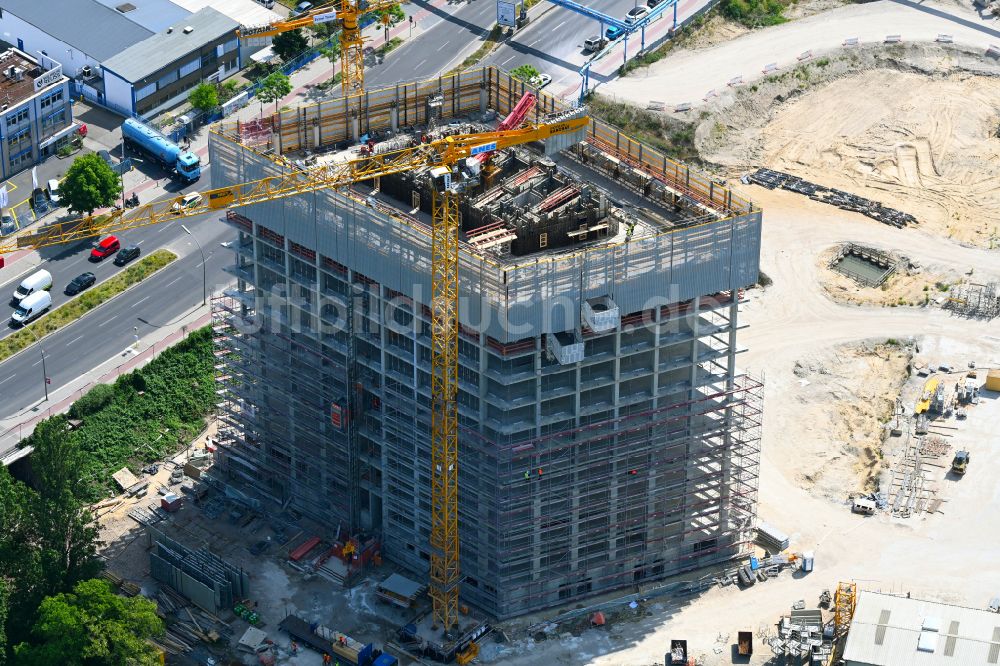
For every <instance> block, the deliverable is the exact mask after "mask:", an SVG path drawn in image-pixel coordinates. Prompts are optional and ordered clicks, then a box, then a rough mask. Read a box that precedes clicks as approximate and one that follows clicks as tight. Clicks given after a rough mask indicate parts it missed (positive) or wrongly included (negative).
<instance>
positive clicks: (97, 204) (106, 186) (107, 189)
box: [59, 154, 122, 215]
mask: <svg viewBox="0 0 1000 666" xmlns="http://www.w3.org/2000/svg"><path fill="white" fill-rule="evenodd" d="M121 191H122V188H121V183H120V182H119V180H118V175H117V174H116V173H115V172H114V171H112V170H111V167H109V166H108V165H107V163H106V162H105V161H104V160H102V159H101V158H100V157H98V156H97V155H95V154H90V155H83V156H81V157H78V158H76V159H75V160H73V165H72V166H71V167H70V168H69V170H68V171H67V172H66V180H64V181H63V183H62V185H60V186H59V196H60V197H62V199H63V200H65V201H66V203H67V207H68V208H69V210H70V211H71V212H74V213H86V214H87V215H93V214H94V210H95V209H97V208H102V207H104V206H110V205H112V204H113V203H115V201H116V200H117V199H118V195H119V194H121Z"/></svg>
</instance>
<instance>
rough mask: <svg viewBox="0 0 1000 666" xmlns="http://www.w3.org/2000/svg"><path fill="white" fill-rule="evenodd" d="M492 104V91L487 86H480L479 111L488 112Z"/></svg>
mask: <svg viewBox="0 0 1000 666" xmlns="http://www.w3.org/2000/svg"><path fill="white" fill-rule="evenodd" d="M489 104H490V91H489V89H488V88H487V87H486V86H480V87H479V113H486V109H488V108H489Z"/></svg>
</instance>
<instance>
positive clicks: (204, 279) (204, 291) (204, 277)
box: [181, 224, 208, 307]
mask: <svg viewBox="0 0 1000 666" xmlns="http://www.w3.org/2000/svg"><path fill="white" fill-rule="evenodd" d="M181 229H183V230H184V233H186V234H187V235H188V236H190V237H191V238H193V239H194V242H195V243H196V244H197V245H198V252H201V304H202V306H203V307H204V306H205V305H208V268H207V267H206V262H205V250H204V249H202V247H201V243H200V242H199V241H198V237H197V236H195V235H194V234H193V233H191V230H190V229H188V228H187V227H185V226H184V225H183V224H182V225H181Z"/></svg>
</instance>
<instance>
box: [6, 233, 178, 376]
mask: <svg viewBox="0 0 1000 666" xmlns="http://www.w3.org/2000/svg"><path fill="white" fill-rule="evenodd" d="M176 258H177V255H176V254H174V253H173V252H171V251H169V250H157V251H156V252H154V253H153V254H151V255H149V256H147V257H143V258H142V259H141V260H139V261H138V262H137V263H135V264H133V265H132V266H130V267H129V268H126V269H125V270H124V271H122V272H121V273H119V274H118V275H115V276H114V277H112V278H111V279H109V280H106V281H105V282H102V283H101V284H99V285H97V286H95V287H92V288H91V289H89V290H88V291H85V292H83V293H82V294H81V295H80V296H78V297H76V298H74V299H73V300H71V301H70V302H69V303H65V304H63V305H60V306H59V307H58V308H56V309H55V310H52V311H51V312H49V313H48V314H46V315H43V316H42V317H41V318H39V319H37V320H35V321H34V322H32V323H31V324H28V326H27V327H26V328H27V329H31V330H30V331H29V330H20V331H18V332H16V333H14V334H12V335H8V336H7V337H6V338H4V339H3V340H0V361H3V360H5V359H7V358H9V357H11V356H13V355H14V354H16V353H17V352H19V351H21V350H22V349H24V348H26V347H28V346H29V345H31V344H32V343H33V342H34V341H35V336H38V338H39V339H41V338H44V337H45V336H46V335H50V334H52V333H55V332H56V331H58V330H59V329H60V328H63V327H64V326H67V325H69V324H71V323H73V322H74V321H76V320H77V319H79V318H80V317H82V316H83V315H85V314H86V313H88V312H90V311H91V310H93V309H94V308H96V307H97V306H98V305H100V304H101V303H104V302H105V301H107V300H110V299H111V298H113V297H115V296H117V295H118V294H120V293H122V292H123V291H125V290H126V289H128V288H129V287H131V286H132V285H134V284H137V283H139V282H142V281H143V280H145V279H146V278H147V277H149V276H150V275H152V274H153V273H155V272H156V271H158V270H160V269H161V268H163V267H164V266H166V265H167V264H169V263H170V262H171V261H173V260H174V259H176ZM32 332H34V334H35V335H34V336H33V335H32Z"/></svg>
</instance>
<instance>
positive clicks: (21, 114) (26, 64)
mask: <svg viewBox="0 0 1000 666" xmlns="http://www.w3.org/2000/svg"><path fill="white" fill-rule="evenodd" d="M0 109H2V112H0V117H2V118H3V120H2V122H0V178H8V177H10V176H12V175H14V174H15V173H17V172H18V171H22V170H24V169H26V168H28V167H29V166H31V165H33V164H35V163H36V162H38V161H40V160H42V159H44V158H45V157H48V156H49V155H52V154H54V153H55V152H56V151H57V150H58V149H59V148H60V147H61V146H62V144H63V143H64V142H66V141H68V140H69V138H70V135H71V134H72V132H73V130H74V129H75V127H76V125H75V124H74V123H73V109H72V106H70V103H69V80H68V79H67V78H66V77H65V76H63V73H62V68H61V67H60V65H59V63H57V62H54V61H52V60H49V59H48V58H42V60H41V62H39V61H38V60H36V59H34V58H31V57H30V56H28V55H27V54H25V53H22V52H21V51H18V50H17V49H7V50H6V51H3V52H2V53H0Z"/></svg>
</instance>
